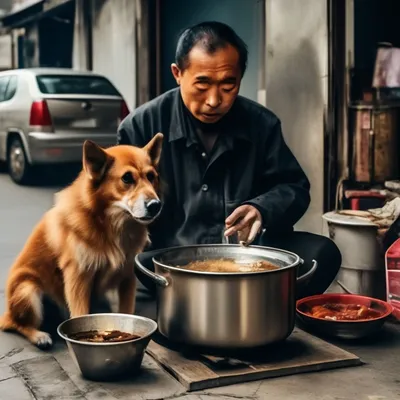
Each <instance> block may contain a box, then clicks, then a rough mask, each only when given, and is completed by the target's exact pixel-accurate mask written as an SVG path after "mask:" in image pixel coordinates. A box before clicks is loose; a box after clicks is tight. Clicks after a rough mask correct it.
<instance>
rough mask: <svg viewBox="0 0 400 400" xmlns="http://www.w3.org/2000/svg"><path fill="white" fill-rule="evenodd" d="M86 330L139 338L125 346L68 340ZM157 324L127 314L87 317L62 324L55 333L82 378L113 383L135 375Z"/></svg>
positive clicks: (121, 344) (124, 343)
mask: <svg viewBox="0 0 400 400" xmlns="http://www.w3.org/2000/svg"><path fill="white" fill-rule="evenodd" d="M90 330H98V331H111V330H119V331H121V332H127V333H131V334H135V335H138V336H140V338H138V339H135V340H129V341H125V342H108V343H104V342H103V343H101V342H100V343H93V342H82V341H78V340H74V339H71V338H70V336H71V335H73V334H76V333H80V332H87V331H90ZM156 330H157V323H156V322H154V321H153V320H151V319H149V318H145V317H139V316H136V315H130V314H117V313H105V314H91V315H84V316H81V317H77V318H71V319H68V320H66V321H64V322H62V323H61V324H60V325H59V326H58V328H57V332H58V334H59V336H60V337H61V338H63V339H64V340H65V341H66V343H67V347H68V351H69V354H70V356H71V357H72V359H73V360H74V362H75V364H76V366H77V367H78V368H79V369H80V371H81V373H82V375H83V376H84V377H85V378H87V379H90V380H94V381H106V380H114V379H118V378H121V377H124V376H126V375H131V376H133V375H135V374H136V373H137V372H138V370H139V369H140V367H141V364H142V360H143V356H144V352H145V350H146V347H147V345H148V344H149V342H150V339H151V337H152V335H153V334H154V332H155V331H156Z"/></svg>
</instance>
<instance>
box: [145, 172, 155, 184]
mask: <svg viewBox="0 0 400 400" xmlns="http://www.w3.org/2000/svg"><path fill="white" fill-rule="evenodd" d="M147 179H148V180H149V182H153V181H154V179H156V176H155V174H154V173H153V172H149V173H148V174H147Z"/></svg>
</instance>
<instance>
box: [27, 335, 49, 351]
mask: <svg viewBox="0 0 400 400" xmlns="http://www.w3.org/2000/svg"><path fill="white" fill-rule="evenodd" d="M32 342H33V344H35V345H36V346H37V347H39V349H41V350H46V349H49V348H50V347H52V346H53V340H52V339H51V336H50V335H49V334H48V333H46V332H42V331H37V333H35V335H34V337H33V338H32Z"/></svg>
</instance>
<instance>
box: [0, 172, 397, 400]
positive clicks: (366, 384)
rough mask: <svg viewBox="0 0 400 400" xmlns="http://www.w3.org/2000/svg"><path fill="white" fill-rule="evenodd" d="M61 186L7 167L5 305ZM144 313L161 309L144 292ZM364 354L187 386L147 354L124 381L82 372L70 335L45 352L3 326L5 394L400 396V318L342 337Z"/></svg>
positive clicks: (47, 398)
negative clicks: (312, 368) (17, 263)
mask: <svg viewBox="0 0 400 400" xmlns="http://www.w3.org/2000/svg"><path fill="white" fill-rule="evenodd" d="M58 188H59V187H58V186H50V187H29V188H23V187H18V186H16V185H15V184H13V183H12V182H11V181H10V180H9V178H8V177H7V176H6V175H4V174H0V312H2V311H3V309H4V285H5V280H6V276H7V272H8V268H9V266H10V264H11V263H12V261H13V259H14V258H15V256H16V255H17V253H18V251H19V250H20V249H21V248H22V246H23V244H24V242H25V240H26V238H27V237H28V235H29V233H30V231H31V229H32V228H33V226H34V224H35V223H36V222H37V221H38V220H39V219H40V217H41V215H42V214H43V213H44V212H45V211H46V210H47V209H48V208H49V207H50V206H51V204H52V196H53V194H54V192H55V191H56V190H58ZM138 313H139V314H142V315H147V316H154V315H155V309H154V304H153V303H152V302H151V301H149V300H148V299H147V298H146V296H145V295H144V294H143V293H140V294H139V299H138ZM341 346H342V347H343V348H345V349H346V350H349V351H351V352H353V353H355V354H357V355H358V356H360V357H361V358H362V360H363V361H364V362H365V363H366V364H365V365H364V366H362V367H356V368H346V369H338V370H333V371H326V372H319V373H312V374H303V375H294V376H288V377H284V378H276V379H268V380H264V381H258V382H252V383H247V384H243V385H234V386H229V387H223V388H218V389H212V390H207V391H202V392H195V393H190V394H187V393H185V391H184V388H183V387H182V386H181V385H180V384H179V383H178V382H177V381H176V380H174V379H173V378H172V377H171V376H170V375H169V374H167V373H166V372H164V371H163V370H162V369H161V368H160V367H159V366H158V365H157V364H156V363H155V362H154V361H153V360H152V359H151V358H150V357H148V356H146V357H145V359H144V363H143V373H142V374H141V375H140V377H138V378H137V379H135V380H132V381H130V382H122V383H107V384H105V383H94V382H89V381H85V380H83V379H82V378H81V377H80V374H79V371H78V370H77V369H76V367H75V365H74V364H73V362H72V360H71V358H70V357H69V354H68V352H67V350H66V347H65V345H64V343H62V342H58V343H56V346H55V348H54V349H53V350H52V351H49V352H43V351H40V350H38V349H36V348H35V347H33V346H31V345H30V344H29V343H27V342H26V341H25V340H24V339H22V338H21V337H19V336H18V335H15V334H10V333H0V400H14V399H15V400H27V399H37V400H53V399H73V400H75V399H79V400H81V399H86V400H97V399H106V400H108V399H110V400H115V399H118V400H120V399H121V400H124V399H170V398H174V399H181V400H208V399H227V400H228V399H272V400H280V399H288V400H292V399H293V400H334V399H336V400H339V399H341V400H344V399H346V400H347V399H349V400H350V399H351V400H397V399H399V400H400V374H399V371H400V326H399V325H387V327H386V328H385V330H384V332H383V333H382V335H381V336H380V338H379V340H378V341H374V342H371V341H370V342H364V343H355V344H349V343H348V344H346V345H341Z"/></svg>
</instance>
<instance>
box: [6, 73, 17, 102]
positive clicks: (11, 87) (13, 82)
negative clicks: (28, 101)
mask: <svg viewBox="0 0 400 400" xmlns="http://www.w3.org/2000/svg"><path fill="white" fill-rule="evenodd" d="M17 86H18V78H17V77H16V76H15V75H14V76H11V77H10V80H9V82H8V86H7V89H6V92H5V95H4V101H8V100H11V99H12V98H13V97H14V96H15V93H16V91H17Z"/></svg>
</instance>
